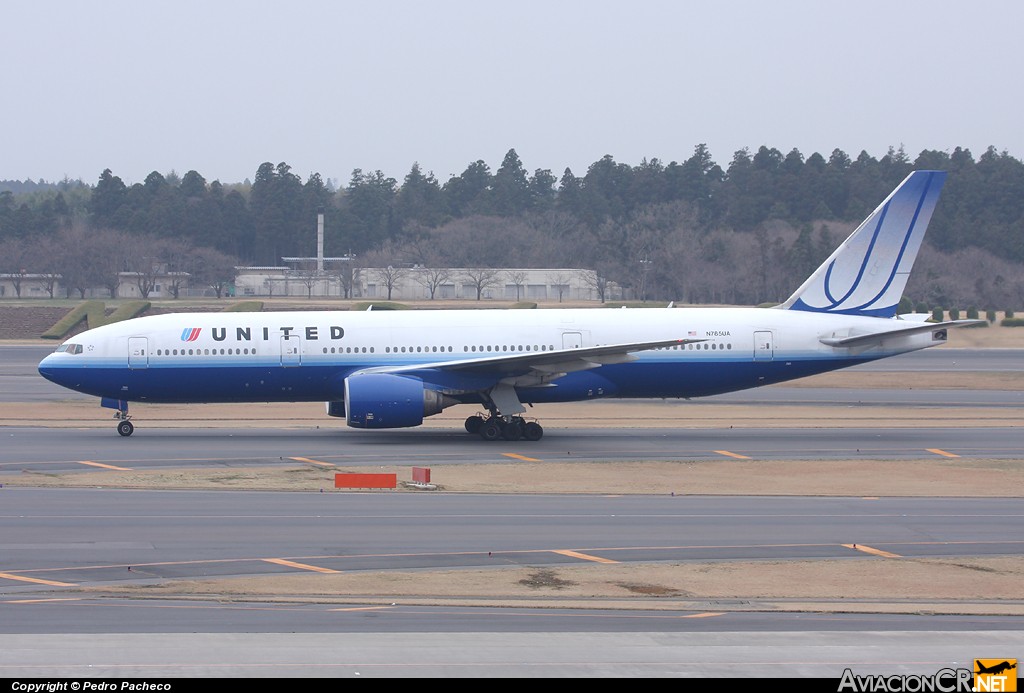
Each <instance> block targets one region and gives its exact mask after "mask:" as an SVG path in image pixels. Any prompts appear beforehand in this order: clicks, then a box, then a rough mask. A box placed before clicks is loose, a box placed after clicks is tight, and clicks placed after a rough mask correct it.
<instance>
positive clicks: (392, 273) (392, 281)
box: [373, 265, 409, 301]
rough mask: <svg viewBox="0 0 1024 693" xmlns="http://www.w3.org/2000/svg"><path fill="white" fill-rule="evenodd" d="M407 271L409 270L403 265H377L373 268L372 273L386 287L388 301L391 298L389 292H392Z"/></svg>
mask: <svg viewBox="0 0 1024 693" xmlns="http://www.w3.org/2000/svg"><path fill="white" fill-rule="evenodd" d="M408 271H409V270H408V269H407V268H405V267H395V266H393V265H388V266H387V267H379V268H377V269H375V270H373V275H374V276H375V277H376V278H377V279H378V280H379V281H380V283H381V284H383V285H384V286H385V287H386V288H387V290H388V300H389V301H390V300H391V294H392V292H394V290H395V287H397V286H398V284H399V282H401V280H402V277H404V276H405V275H406V274H407V273H408Z"/></svg>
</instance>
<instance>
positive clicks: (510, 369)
mask: <svg viewBox="0 0 1024 693" xmlns="http://www.w3.org/2000/svg"><path fill="white" fill-rule="evenodd" d="M704 341H707V340H706V339H662V340H658V341H653V342H628V343H624V344H604V345H601V346H594V347H577V348H574V349H556V350H554V351H532V352H526V353H515V354H501V355H496V356H484V357H481V358H471V359H460V360H457V361H435V362H433V363H417V364H414V365H409V366H382V367H379V368H367V369H365V370H362V371H360V372H361V373H390V374H392V375H415V376H417V377H419V378H422V379H423V380H424V381H425V382H429V383H431V384H433V385H435V386H438V387H440V388H442V390H444V391H450V392H468V391H474V390H482V389H486V388H488V387H491V386H493V385H494V384H495V383H496V382H498V381H505V382H509V379H514V381H515V383H514V384H516V385H521V386H536V385H543V384H545V383H548V382H550V381H551V380H554V379H555V378H558V377H561V376H563V375H565V374H566V373H571V372H573V371H581V370H586V369H589V368H597V367H598V366H603V365H605V364H611V363H625V362H627V361H633V360H635V359H636V356H633V352H637V351H646V350H648V349H657V348H659V347H669V346H677V345H684V344H690V343H693V342H704Z"/></svg>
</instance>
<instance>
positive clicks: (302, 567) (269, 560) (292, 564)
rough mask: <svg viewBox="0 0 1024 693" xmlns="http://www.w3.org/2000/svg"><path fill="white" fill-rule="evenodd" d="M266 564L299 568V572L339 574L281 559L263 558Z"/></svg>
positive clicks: (336, 571) (338, 571)
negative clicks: (310, 571)
mask: <svg viewBox="0 0 1024 693" xmlns="http://www.w3.org/2000/svg"><path fill="white" fill-rule="evenodd" d="M263 560H264V561H266V562H267V563H276V564H277V565H283V566H287V567H289V568H299V569H300V570H312V571H313V572H314V573H340V572H341V571H340V570H331V569H330V568H320V567H318V566H315V565H307V564H305V563H296V562H295V561H286V560H285V559H283V558H264V559H263Z"/></svg>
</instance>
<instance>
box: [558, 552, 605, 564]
mask: <svg viewBox="0 0 1024 693" xmlns="http://www.w3.org/2000/svg"><path fill="white" fill-rule="evenodd" d="M554 553H557V554H560V555H562V556H568V557H569V558H579V559H580V560H583V561H593V562H594V563H618V561H613V560H612V559H610V558H598V557H597V556H590V555H588V554H585V553H579V552H578V551H555V552H554Z"/></svg>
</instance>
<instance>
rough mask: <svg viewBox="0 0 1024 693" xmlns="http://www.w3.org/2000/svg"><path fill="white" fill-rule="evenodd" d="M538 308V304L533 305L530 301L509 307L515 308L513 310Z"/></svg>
mask: <svg viewBox="0 0 1024 693" xmlns="http://www.w3.org/2000/svg"><path fill="white" fill-rule="evenodd" d="M536 307H537V304H536V303H531V302H530V301H520V302H519V303H513V304H512V305H510V306H509V308H513V309H519V308H536Z"/></svg>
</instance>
